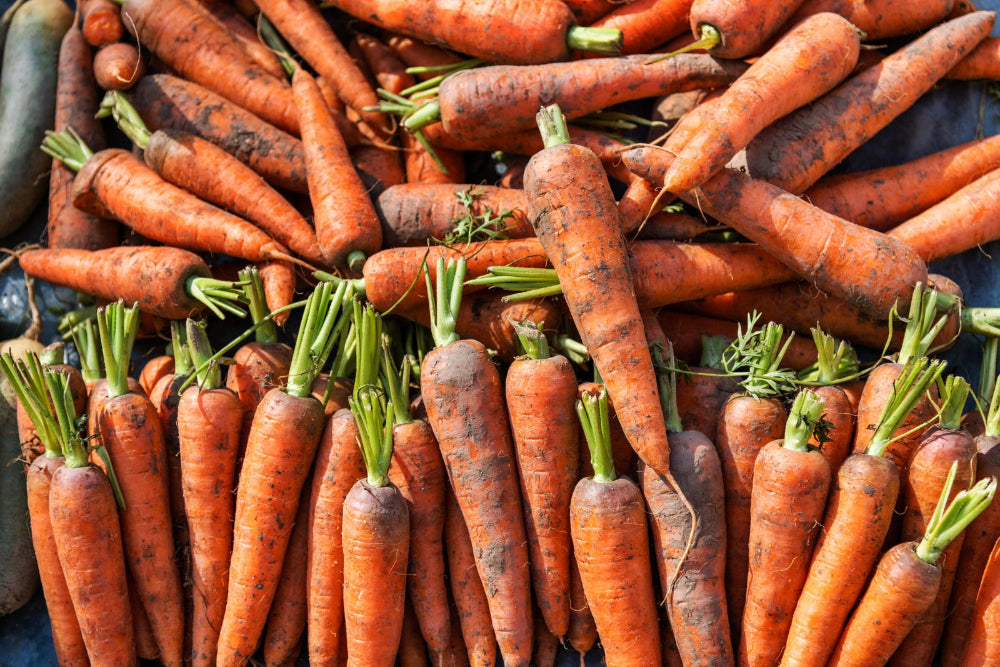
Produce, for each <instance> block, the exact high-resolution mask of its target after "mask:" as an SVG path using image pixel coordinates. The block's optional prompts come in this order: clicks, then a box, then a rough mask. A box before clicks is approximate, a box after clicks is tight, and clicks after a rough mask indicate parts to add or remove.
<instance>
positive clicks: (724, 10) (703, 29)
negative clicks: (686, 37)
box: [690, 0, 802, 58]
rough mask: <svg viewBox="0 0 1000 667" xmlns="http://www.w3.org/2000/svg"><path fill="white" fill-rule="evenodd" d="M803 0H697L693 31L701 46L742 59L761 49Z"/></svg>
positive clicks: (692, 13) (729, 56)
mask: <svg viewBox="0 0 1000 667" xmlns="http://www.w3.org/2000/svg"><path fill="white" fill-rule="evenodd" d="M800 4H802V0H782V1H781V2H761V1H759V0H757V1H754V2H742V3H737V4H733V3H728V2H718V0H694V2H693V3H692V4H691V14H690V22H691V32H692V33H694V35H695V36H697V37H699V38H700V40H699V41H700V42H704V43H703V44H699V46H700V47H701V48H705V49H708V51H709V52H710V53H712V54H714V55H716V56H718V57H720V58H743V57H745V56H749V55H753V54H755V53H757V52H758V51H760V50H761V49H762V47H763V46H764V45H765V44H766V43H767V41H768V39H770V37H771V36H772V35H774V34H775V33H776V32H777V31H778V30H779V29H781V28H782V24H783V23H784V22H785V19H787V18H788V16H789V15H790V14H791V13H792V12H794V11H795V8H796V7H798V6H799V5H800Z"/></svg>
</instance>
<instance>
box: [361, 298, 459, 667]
mask: <svg viewBox="0 0 1000 667" xmlns="http://www.w3.org/2000/svg"><path fill="white" fill-rule="evenodd" d="M369 316H371V315H369ZM383 355H384V359H383V361H382V372H383V374H384V375H385V379H384V380H383V384H384V385H385V387H386V389H387V390H388V392H389V397H390V399H391V403H392V407H393V410H394V413H395V414H394V424H395V425H394V426H393V429H392V443H393V444H392V452H393V453H392V460H391V461H390V463H389V470H388V475H389V480H390V481H391V482H392V483H393V484H394V485H395V486H396V488H398V489H399V492H400V493H401V494H402V496H403V499H404V500H405V501H406V505H407V511H408V513H409V517H410V537H409V543H410V548H409V553H410V559H409V566H408V569H407V574H408V575H409V576H408V581H407V586H406V588H407V601H408V603H409V604H410V605H411V606H412V608H413V613H414V615H415V618H416V620H417V627H418V628H419V635H420V636H422V637H423V640H422V641H421V645H423V642H426V646H427V649H429V650H430V653H431V656H432V658H433V659H434V662H437V656H440V655H443V654H444V653H446V652H447V650H448V640H449V637H450V634H451V617H450V616H451V614H450V611H449V608H448V589H447V584H446V583H445V579H446V577H445V553H444V546H443V544H442V540H443V535H444V523H445V487H446V486H447V472H446V471H445V467H444V461H443V460H442V459H441V452H440V451H439V450H438V446H437V441H436V440H435V439H434V432H433V431H432V430H431V427H430V425H429V424H428V423H427V422H426V421H424V420H423V419H414V418H413V414H412V410H411V408H410V400H409V398H410V396H409V387H410V363H409V362H410V360H409V359H403V362H402V364H401V366H400V370H399V371H398V372H397V371H396V370H395V368H394V365H393V363H392V357H391V354H390V352H389V350H388V347H387V346H385V345H383Z"/></svg>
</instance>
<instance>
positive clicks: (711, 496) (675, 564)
mask: <svg viewBox="0 0 1000 667" xmlns="http://www.w3.org/2000/svg"><path fill="white" fill-rule="evenodd" d="M657 336H658V338H657ZM647 338H651V340H650V344H651V347H652V349H653V354H654V358H655V361H656V362H657V373H658V377H659V381H660V400H661V403H662V404H663V408H662V409H663V413H664V417H665V419H666V423H667V429H668V436H667V437H668V439H669V441H670V453H671V457H670V466H671V468H672V472H673V475H674V479H676V480H677V483H678V485H680V486H679V488H680V492H681V493H683V494H684V495H685V496H687V498H688V499H689V500H690V501H691V505H692V506H693V507H694V508H695V521H696V522H697V527H698V530H697V536H696V538H695V540H694V542H692V543H691V545H690V547H689V546H688V535H689V532H690V530H691V523H692V521H691V518H690V517H689V516H688V513H687V509H686V508H685V507H684V505H683V503H682V501H681V498H680V495H679V493H678V491H677V489H676V488H675V487H674V486H673V485H671V484H670V483H668V482H666V481H665V480H664V479H663V478H662V477H661V476H660V475H658V474H657V473H656V472H655V471H654V470H652V468H649V467H648V466H644V465H641V464H640V470H639V475H638V479H639V483H640V487H641V489H642V494H643V497H644V498H645V499H646V505H647V506H648V507H649V512H650V521H651V524H652V534H653V554H654V557H655V560H656V568H657V571H658V573H659V578H660V589H661V591H662V592H663V598H664V599H663V603H662V604H663V605H664V607H665V608H666V616H667V619H668V621H669V623H668V624H667V625H666V628H665V630H666V631H672V632H671V634H672V637H673V639H672V640H671V641H670V642H669V643H672V644H673V651H670V652H668V653H674V652H676V659H674V658H671V660H672V661H676V662H685V663H687V664H691V663H692V662H698V661H705V662H706V663H712V664H733V646H732V643H731V640H730V638H729V625H730V623H729V614H728V610H727V607H726V598H725V584H724V577H725V570H726V554H725V550H724V549H723V545H724V544H726V524H725V515H724V513H723V507H724V505H723V503H724V499H725V495H724V491H723V482H722V479H723V478H722V468H721V465H720V463H719V455H718V453H717V452H716V449H715V445H714V444H713V443H712V441H711V440H709V439H708V437H707V436H705V435H704V434H703V433H701V432H698V431H693V430H685V429H684V427H683V425H682V424H681V421H680V414H679V413H678V411H677V403H676V399H677V396H678V392H677V384H676V373H674V372H673V371H670V370H669V368H670V367H672V366H673V361H674V358H673V353H672V350H671V347H670V344H669V342H667V341H666V339H665V338H663V337H662V335H660V334H656V333H654V334H653V335H652V337H651V336H650V334H649V333H648V332H647ZM664 347H665V348H666V349H665V350H664ZM664 354H665V357H664V356H663V355H664ZM682 563H686V566H685V568H684V570H683V571H680V570H679V568H680V566H681V565H682ZM675 576H676V578H677V581H676V583H674V582H673V581H672V580H673V578H674V577H675ZM661 639H665V637H663V636H662V632H661ZM663 643H664V644H667V643H668V642H667V641H663ZM668 658H669V656H668ZM664 662H665V663H667V664H669V663H668V661H666V660H665V661H664Z"/></svg>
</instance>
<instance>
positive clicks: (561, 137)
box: [535, 104, 569, 148]
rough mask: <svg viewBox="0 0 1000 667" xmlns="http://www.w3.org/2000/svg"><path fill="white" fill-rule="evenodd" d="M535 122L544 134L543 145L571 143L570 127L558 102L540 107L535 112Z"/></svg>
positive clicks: (551, 145)
mask: <svg viewBox="0 0 1000 667" xmlns="http://www.w3.org/2000/svg"><path fill="white" fill-rule="evenodd" d="M535 122H536V123H537V124H538V131H539V132H541V134H542V145H543V146H545V148H551V147H553V146H558V145H560V144H568V143H569V127H568V126H567V125H566V117H565V116H564V115H563V113H562V109H560V108H559V105H558V104H550V105H549V106H547V107H542V108H541V109H539V110H538V113H537V114H535Z"/></svg>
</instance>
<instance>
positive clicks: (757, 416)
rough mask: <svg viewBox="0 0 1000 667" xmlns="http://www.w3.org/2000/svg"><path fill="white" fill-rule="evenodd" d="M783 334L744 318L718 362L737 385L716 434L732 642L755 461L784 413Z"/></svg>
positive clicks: (741, 595) (736, 639)
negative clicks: (723, 490)
mask: <svg viewBox="0 0 1000 667" xmlns="http://www.w3.org/2000/svg"><path fill="white" fill-rule="evenodd" d="M782 334H783V330H782V328H781V326H780V325H777V324H774V323H773V322H768V323H767V324H765V325H763V326H761V327H759V328H758V327H757V322H756V319H755V318H748V320H747V326H746V329H743V328H742V327H741V328H740V331H739V334H738V336H737V339H736V341H735V342H734V343H733V345H732V346H731V347H729V348H728V349H727V350H726V354H725V355H724V357H723V367H724V368H725V369H726V370H727V371H728V372H729V373H733V374H735V377H734V378H733V379H734V380H736V382H737V383H738V384H739V385H740V387H741V391H740V392H739V393H735V394H733V395H732V396H730V397H729V399H728V400H727V401H726V403H725V405H724V406H722V409H721V411H720V412H719V422H718V426H717V429H716V436H715V446H716V448H717V449H718V451H719V461H720V463H721V465H722V476H723V479H724V480H725V483H724V489H725V498H726V503H725V512H726V578H725V582H726V605H727V608H728V610H729V614H730V617H731V618H732V619H733V623H732V624H731V634H732V639H733V646H738V645H739V643H740V633H741V626H740V623H739V622H737V621H736V619H742V618H743V608H744V600H745V598H746V593H747V579H748V574H749V562H750V551H749V544H750V541H749V540H750V537H749V536H750V524H751V500H752V490H753V479H754V472H755V467H754V462H755V461H756V459H757V455H758V454H759V453H760V450H761V449H762V448H763V447H764V446H765V445H767V444H768V443H769V442H771V441H772V440H777V439H779V438H781V436H782V434H783V433H784V432H785V424H786V421H787V419H788V412H787V410H786V409H785V406H784V403H783V402H782V400H781V394H782V393H784V392H786V391H789V390H790V389H791V382H790V378H789V374H788V373H787V372H786V371H783V370H782V369H781V359H782V355H783V351H782V348H781V347H779V345H780V341H781V338H782Z"/></svg>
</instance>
